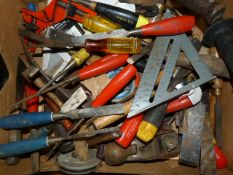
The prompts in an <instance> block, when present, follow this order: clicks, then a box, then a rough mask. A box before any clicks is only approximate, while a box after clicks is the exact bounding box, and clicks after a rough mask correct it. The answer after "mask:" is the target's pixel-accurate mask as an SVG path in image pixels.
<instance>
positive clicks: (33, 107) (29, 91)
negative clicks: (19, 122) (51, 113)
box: [24, 84, 39, 112]
mask: <svg viewBox="0 0 233 175" xmlns="http://www.w3.org/2000/svg"><path fill="white" fill-rule="evenodd" d="M24 89H25V95H26V96H27V97H28V96H31V95H34V94H36V93H37V89H36V88H35V87H34V86H33V85H31V84H27V85H26V86H25V88H24ZM26 105H27V112H38V106H39V97H38V96H36V97H34V98H32V99H30V100H27V101H26Z"/></svg>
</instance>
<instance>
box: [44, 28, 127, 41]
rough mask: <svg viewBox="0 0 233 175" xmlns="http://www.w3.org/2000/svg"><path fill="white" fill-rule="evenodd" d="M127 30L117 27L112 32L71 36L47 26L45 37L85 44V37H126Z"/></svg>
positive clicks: (95, 38) (94, 38) (97, 38)
mask: <svg viewBox="0 0 233 175" xmlns="http://www.w3.org/2000/svg"><path fill="white" fill-rule="evenodd" d="M128 34H129V32H128V31H126V30H125V29H118V30H114V31H112V32H103V33H96V34H91V35H83V36H76V37H74V36H72V35H69V34H66V33H63V32H60V31H57V30H55V29H51V28H49V29H48V30H47V31H46V35H45V37H46V38H47V39H51V40H59V41H60V40H62V41H65V42H66V43H73V44H85V41H86V39H93V40H99V39H106V38H119V37H126V36H128Z"/></svg>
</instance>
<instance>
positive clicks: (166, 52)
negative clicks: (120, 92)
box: [127, 12, 215, 118]
mask: <svg viewBox="0 0 233 175" xmlns="http://www.w3.org/2000/svg"><path fill="white" fill-rule="evenodd" d="M165 16H166V17H167V16H170V13H167V12H166V14H165ZM181 50H182V51H183V52H184V53H185V54H186V55H187V58H188V59H189V61H190V62H191V64H192V66H193V68H194V69H195V71H196V73H197V74H198V76H199V79H197V80H194V81H192V82H190V83H188V84H186V85H185V86H183V87H182V88H180V89H177V90H173V91H170V92H168V91H167V89H168V86H169V82H170V79H171V77H172V74H173V71H174V67H175V65H176V61H177V59H178V57H179V53H180V51H181ZM165 58H166V64H165V66H164V75H163V77H162V79H161V80H160V83H159V85H158V87H157V91H156V95H155V97H154V98H152V99H151V96H152V92H153V89H154V87H155V81H156V79H157V77H158V74H159V71H160V69H161V66H162V63H163V61H164V59H165ZM214 78H215V77H214V76H213V75H212V74H211V72H210V71H209V69H208V68H207V66H206V65H205V64H204V63H203V61H202V59H201V58H200V56H199V54H198V52H197V51H196V49H195V48H194V46H193V45H192V43H191V41H190V40H189V38H188V37H187V36H186V35H185V34H181V35H176V36H163V37H157V38H156V40H155V42H154V46H153V48H152V50H151V53H150V56H149V59H148V61H147V65H146V68H145V70H144V72H143V75H142V78H141V81H140V85H139V87H138V90H137V92H136V95H135V98H134V101H133V104H132V107H131V109H130V112H129V114H128V116H127V118H131V117H133V116H136V115H138V114H140V113H142V112H144V111H146V110H148V109H150V108H153V107H155V106H157V105H159V104H162V103H163V102H166V101H168V100H171V99H173V98H175V97H177V96H179V95H181V94H183V93H185V92H187V91H190V90H191V89H193V88H194V87H198V86H200V85H202V84H204V83H206V82H208V81H210V80H212V79H214Z"/></svg>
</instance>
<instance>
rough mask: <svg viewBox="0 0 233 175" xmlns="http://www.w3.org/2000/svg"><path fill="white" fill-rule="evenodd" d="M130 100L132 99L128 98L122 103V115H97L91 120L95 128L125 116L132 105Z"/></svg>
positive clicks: (102, 126)
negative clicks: (123, 112) (123, 111)
mask: <svg viewBox="0 0 233 175" xmlns="http://www.w3.org/2000/svg"><path fill="white" fill-rule="evenodd" d="M132 101H133V99H130V100H128V101H127V102H125V103H124V110H125V114H124V115H110V116H103V117H98V118H97V119H95V120H94V121H93V124H94V126H95V128H96V129H101V128H104V127H106V126H108V125H110V124H112V123H114V122H116V121H118V120H120V119H121V118H123V117H125V116H126V115H127V114H128V113H129V110H130V107H131V105H132Z"/></svg>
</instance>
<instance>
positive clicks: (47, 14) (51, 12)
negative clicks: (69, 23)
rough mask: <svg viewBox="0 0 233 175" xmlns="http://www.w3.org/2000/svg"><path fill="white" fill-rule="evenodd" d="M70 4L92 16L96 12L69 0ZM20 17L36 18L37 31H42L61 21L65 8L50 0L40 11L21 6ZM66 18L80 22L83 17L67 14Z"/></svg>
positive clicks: (64, 16)
mask: <svg viewBox="0 0 233 175" xmlns="http://www.w3.org/2000/svg"><path fill="white" fill-rule="evenodd" d="M63 2H66V3H67V2H68V0H63ZM71 3H72V5H74V6H75V7H76V8H77V9H79V10H81V11H83V12H85V13H87V14H90V15H92V16H96V15H97V14H96V12H94V11H92V10H90V9H88V8H86V7H84V6H82V5H80V4H77V3H74V2H71ZM20 11H21V13H22V18H23V19H24V21H25V22H27V23H31V20H32V17H33V18H36V19H37V20H36V24H35V25H36V26H37V27H38V28H39V29H38V31H42V30H43V29H45V28H47V27H49V26H52V25H54V24H56V23H58V22H61V21H62V20H64V19H65V18H66V17H67V16H66V13H67V12H66V9H64V8H63V7H61V6H59V5H57V0H52V2H51V3H50V4H49V5H48V6H47V7H45V8H44V9H43V10H42V11H37V12H34V11H31V10H29V9H27V8H21V10H20ZM68 18H71V19H73V20H75V21H77V22H82V21H83V19H82V17H80V16H79V15H76V14H75V15H74V16H73V17H71V16H69V17H68Z"/></svg>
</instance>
